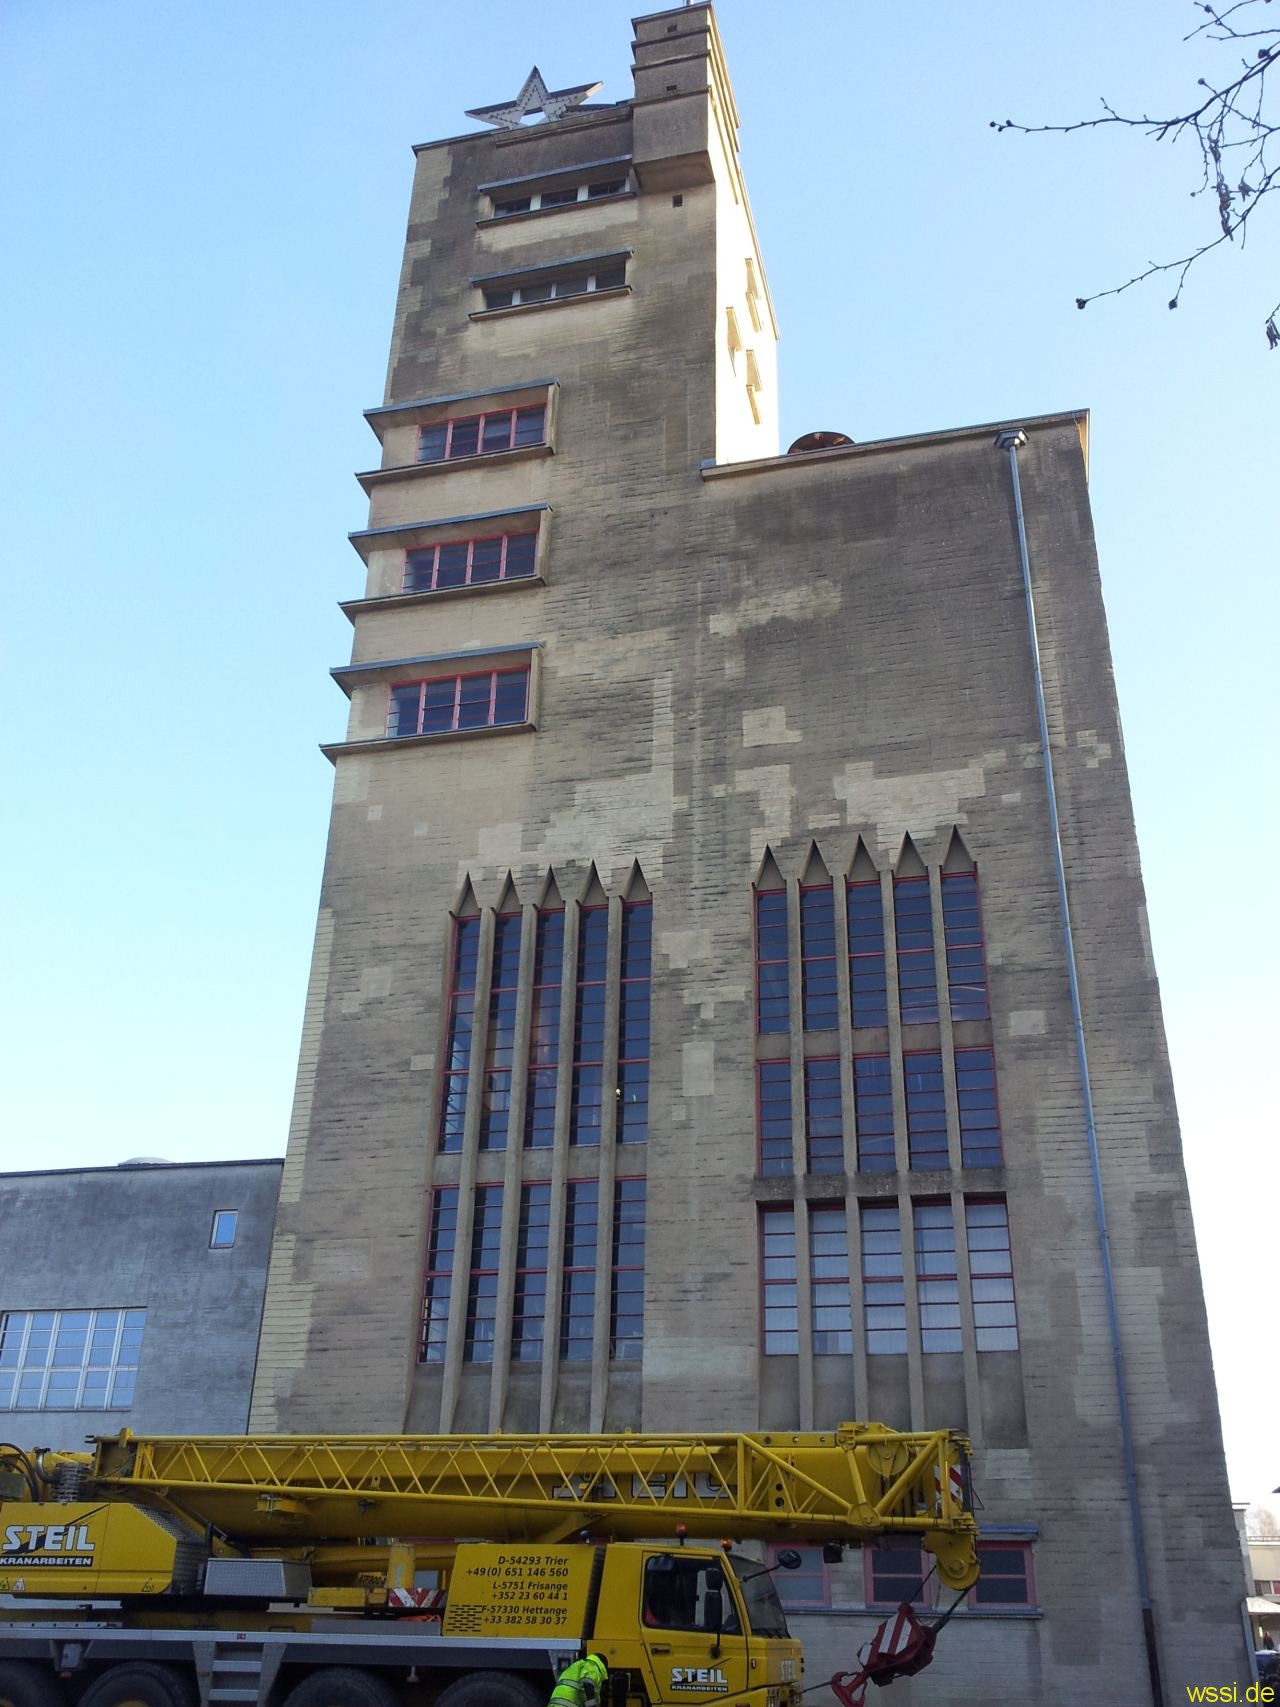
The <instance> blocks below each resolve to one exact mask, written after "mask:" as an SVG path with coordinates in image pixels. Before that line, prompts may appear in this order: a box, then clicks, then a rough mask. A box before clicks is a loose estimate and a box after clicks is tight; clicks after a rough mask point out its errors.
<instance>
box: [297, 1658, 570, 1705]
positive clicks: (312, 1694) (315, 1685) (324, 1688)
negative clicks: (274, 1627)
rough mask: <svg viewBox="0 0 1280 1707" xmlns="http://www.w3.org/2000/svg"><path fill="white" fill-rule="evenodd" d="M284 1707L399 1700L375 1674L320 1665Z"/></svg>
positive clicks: (305, 1678)
mask: <svg viewBox="0 0 1280 1707" xmlns="http://www.w3.org/2000/svg"><path fill="white" fill-rule="evenodd" d="M284 1707H400V1697H399V1695H398V1694H397V1693H396V1691H395V1689H394V1688H393V1687H392V1686H391V1684H389V1683H388V1682H387V1680H386V1678H385V1677H381V1676H379V1674H378V1673H377V1672H376V1671H360V1670H358V1669H357V1668H356V1667H355V1666H321V1667H320V1668H319V1669H318V1670H317V1671H313V1672H311V1673H310V1675H309V1676H307V1677H304V1678H303V1680H302V1682H301V1683H300V1684H298V1685H297V1686H296V1687H295V1688H293V1689H291V1690H290V1691H289V1693H288V1695H286V1696H285V1698H284ZM539 1707H542V1704H541V1703H539Z"/></svg>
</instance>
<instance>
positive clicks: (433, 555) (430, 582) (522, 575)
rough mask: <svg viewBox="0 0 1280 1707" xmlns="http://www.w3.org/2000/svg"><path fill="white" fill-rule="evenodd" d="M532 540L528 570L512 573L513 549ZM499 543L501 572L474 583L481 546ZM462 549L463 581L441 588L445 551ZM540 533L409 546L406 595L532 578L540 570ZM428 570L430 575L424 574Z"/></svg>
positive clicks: (405, 564)
mask: <svg viewBox="0 0 1280 1707" xmlns="http://www.w3.org/2000/svg"><path fill="white" fill-rule="evenodd" d="M526 539H527V540H532V541H533V553H532V555H531V556H530V558H529V567H528V568H527V569H522V568H517V569H516V571H515V573H514V574H508V572H507V571H508V559H509V554H510V547H511V545H512V543H513V542H514V541H516V540H526ZM495 540H496V541H497V544H498V572H497V574H496V575H486V576H485V577H484V578H483V579H482V580H479V581H474V580H473V579H472V573H473V570H474V568H475V553H476V547H477V546H478V545H491V544H492V543H493V542H494V541H495ZM459 546H461V547H462V549H463V550H464V551H465V553H466V558H465V561H464V563H463V565H462V569H463V578H462V580H461V581H450V582H448V583H447V585H446V586H445V587H444V588H443V589H442V588H441V587H440V555H441V553H442V552H445V551H449V550H451V549H452V550H456V549H457V548H458V547H459ZM537 549H538V530H537V529H536V528H534V529H533V530H532V532H528V531H526V532H524V533H495V534H482V535H480V536H479V537H477V538H475V539H442V540H440V541H439V542H438V543H437V544H435V545H416V546H409V547H408V548H407V549H406V551H405V554H404V573H403V577H402V581H401V591H403V592H406V593H435V592H440V591H442V590H443V591H445V592H450V591H452V590H453V588H455V587H459V586H461V587H471V586H476V587H491V586H493V585H494V584H495V582H498V581H523V580H527V579H528V578H529V576H531V575H532V574H533V572H534V570H535V568H536V567H537V563H536V558H537ZM424 569H425V570H426V571H427V572H426V574H425V575H424V574H423V573H422V571H423V570H424Z"/></svg>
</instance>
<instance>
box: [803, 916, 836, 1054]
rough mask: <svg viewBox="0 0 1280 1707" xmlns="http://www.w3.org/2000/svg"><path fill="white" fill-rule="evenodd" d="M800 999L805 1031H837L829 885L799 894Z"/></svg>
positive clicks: (832, 922) (833, 921)
mask: <svg viewBox="0 0 1280 1707" xmlns="http://www.w3.org/2000/svg"><path fill="white" fill-rule="evenodd" d="M800 1000H801V1010H802V1013H803V1021H804V1029H805V1030H806V1031H834V1030H835V1028H836V1025H837V1023H838V1022H837V1008H836V915H835V898H834V895H833V893H832V888H831V885H830V884H829V883H824V884H822V885H819V886H816V887H813V888H806V889H802V890H801V891H800Z"/></svg>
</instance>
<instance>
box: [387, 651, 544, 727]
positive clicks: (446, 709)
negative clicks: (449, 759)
mask: <svg viewBox="0 0 1280 1707" xmlns="http://www.w3.org/2000/svg"><path fill="white" fill-rule="evenodd" d="M528 715H529V671H528V669H527V668H526V669H521V670H483V671H481V672H479V673H478V674H475V675H467V676H433V677H432V678H431V679H430V680H429V681H425V682H396V683H395V684H394V685H393V686H392V688H391V696H390V704H389V706H388V711H387V734H388V736H389V737H390V738H391V739H392V740H396V739H398V738H401V737H403V736H406V735H447V734H449V733H450V732H451V731H454V730H458V729H498V728H502V727H504V726H506V725H509V724H512V723H524V722H525V721H526V719H527V718H528Z"/></svg>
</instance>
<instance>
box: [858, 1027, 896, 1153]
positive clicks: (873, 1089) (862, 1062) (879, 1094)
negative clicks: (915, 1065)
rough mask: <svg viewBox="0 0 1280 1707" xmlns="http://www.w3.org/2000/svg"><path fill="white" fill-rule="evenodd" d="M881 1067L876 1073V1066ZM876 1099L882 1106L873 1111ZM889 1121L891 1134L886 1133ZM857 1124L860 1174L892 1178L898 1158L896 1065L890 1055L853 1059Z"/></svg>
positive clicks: (862, 1056)
mask: <svg viewBox="0 0 1280 1707" xmlns="http://www.w3.org/2000/svg"><path fill="white" fill-rule="evenodd" d="M873 1061H874V1062H876V1063H879V1064H881V1065H878V1066H877V1068H876V1070H875V1071H874V1072H873V1071H872V1069H871V1063H872V1062H873ZM872 1099H875V1101H876V1102H877V1103H879V1104H880V1105H881V1106H879V1107H876V1108H874V1109H873V1108H872V1107H871V1106H870V1105H871V1102H872ZM886 1119H887V1120H888V1130H887V1131H886V1130H885V1129H884V1125H885V1121H886ZM853 1122H854V1131H855V1133H856V1134H857V1140H858V1171H859V1173H868V1174H891V1173H895V1172H896V1171H897V1167H898V1158H897V1151H896V1148H895V1144H896V1138H895V1132H894V1120H893V1063H892V1061H891V1060H890V1057H889V1056H888V1055H855V1056H854V1058H853Z"/></svg>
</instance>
